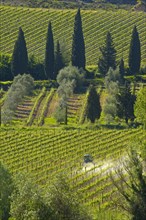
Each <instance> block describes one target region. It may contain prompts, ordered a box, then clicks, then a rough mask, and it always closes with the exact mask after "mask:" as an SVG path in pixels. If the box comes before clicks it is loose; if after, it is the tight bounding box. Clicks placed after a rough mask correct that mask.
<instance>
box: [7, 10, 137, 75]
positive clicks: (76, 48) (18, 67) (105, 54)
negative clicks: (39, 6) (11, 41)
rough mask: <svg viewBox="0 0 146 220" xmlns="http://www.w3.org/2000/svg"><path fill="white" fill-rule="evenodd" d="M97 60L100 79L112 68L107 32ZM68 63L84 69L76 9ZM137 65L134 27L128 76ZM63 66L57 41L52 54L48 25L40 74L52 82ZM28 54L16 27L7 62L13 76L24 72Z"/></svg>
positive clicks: (113, 58) (113, 52)
mask: <svg viewBox="0 0 146 220" xmlns="http://www.w3.org/2000/svg"><path fill="white" fill-rule="evenodd" d="M100 51H101V57H100V58H99V61H98V70H99V73H101V74H102V75H103V76H104V75H106V73H107V72H108V69H109V67H112V68H113V69H115V68H116V50H115V47H114V43H113V40H112V36H111V34H110V32H107V36H106V41H105V45H104V46H103V47H101V48H100ZM71 63H72V65H73V66H76V67H78V68H83V69H85V66H86V57H85V43H84V36H83V31H82V20H81V14H80V9H78V11H77V14H76V16H75V22H74V32H73V40H72V53H71ZM140 63H141V49H140V40H139V34H138V31H137V28H136V26H135V27H134V29H133V32H132V37H131V43H130V50H129V70H130V74H131V75H135V74H136V73H138V72H139V69H140ZM64 66H65V64H64V62H63V57H62V53H61V49H60V43H59V41H57V46H56V52H54V39H53V32H52V25H51V22H49V25H48V30H47V40H46V50H45V60H44V71H45V75H46V78H47V79H56V76H57V73H58V71H59V70H60V69H62V68H63V67H64ZM27 67H28V54H27V47H26V42H25V38H24V33H23V30H22V28H21V27H20V28H19V34H18V38H17V40H16V42H15V46H14V51H13V55H12V61H11V71H12V74H13V76H16V75H18V74H19V73H20V74H21V73H27ZM120 68H121V71H124V61H123V59H121V62H120Z"/></svg>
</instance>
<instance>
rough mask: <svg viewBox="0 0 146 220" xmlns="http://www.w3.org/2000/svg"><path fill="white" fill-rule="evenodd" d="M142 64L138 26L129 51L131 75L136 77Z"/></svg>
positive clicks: (134, 30) (133, 33)
mask: <svg viewBox="0 0 146 220" xmlns="http://www.w3.org/2000/svg"><path fill="white" fill-rule="evenodd" d="M140 63H141V48H140V40H139V34H138V31H137V28H136V26H134V28H133V31H132V36H131V42H130V50H129V70H130V73H131V75H135V74H137V73H138V72H139V69H140Z"/></svg>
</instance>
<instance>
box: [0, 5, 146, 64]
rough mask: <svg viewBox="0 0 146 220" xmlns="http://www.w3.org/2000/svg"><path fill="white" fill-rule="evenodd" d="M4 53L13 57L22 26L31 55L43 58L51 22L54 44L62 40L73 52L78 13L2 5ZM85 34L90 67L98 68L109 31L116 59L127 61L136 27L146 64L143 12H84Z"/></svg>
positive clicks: (145, 28) (0, 33)
mask: <svg viewBox="0 0 146 220" xmlns="http://www.w3.org/2000/svg"><path fill="white" fill-rule="evenodd" d="M0 12H1V15H0V19H1V29H0V36H1V44H0V51H1V52H2V53H8V54H12V51H13V47H14V43H15V40H16V38H17V34H18V28H19V27H20V26H21V27H22V29H23V31H24V33H25V38H26V42H27V48H28V53H29V55H31V54H34V55H35V56H37V57H40V59H44V54H45V43H46V33H47V26H48V22H49V21H51V22H52V27H53V34H54V40H55V42H56V41H57V40H60V42H61V44H62V45H63V47H64V48H65V50H66V51H67V52H70V51H71V44H72V34H73V24H74V17H75V14H76V10H71V9H70V10H59V9H58V10H55V9H41V8H39V9H31V8H23V7H10V6H0ZM81 16H82V23H83V33H84V39H85V48H86V61H87V65H88V66H90V65H97V61H98V58H99V56H100V52H99V47H100V46H102V45H103V44H104V40H105V36H106V32H107V31H110V32H111V34H112V36H113V39H114V43H115V48H116V50H117V60H118V61H119V60H120V59H121V58H122V57H123V58H124V60H125V63H127V61H128V52H129V43H130V39H131V32H132V29H133V26H134V25H136V26H137V29H138V32H139V35H140V41H141V54H142V65H145V64H146V39H145V36H146V26H145V25H144V24H145V22H146V14H145V13H144V12H130V11H129V12H128V11H124V10H118V11H117V12H112V11H106V10H101V9H98V10H97V11H91V10H82V11H81Z"/></svg>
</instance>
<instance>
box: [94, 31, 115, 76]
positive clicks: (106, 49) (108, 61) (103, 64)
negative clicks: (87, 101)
mask: <svg viewBox="0 0 146 220" xmlns="http://www.w3.org/2000/svg"><path fill="white" fill-rule="evenodd" d="M100 51H101V54H102V56H101V57H100V58H99V61H98V70H99V72H100V73H101V74H103V75H104V76H105V75H106V73H107V72H108V70H109V68H110V67H112V68H113V69H115V68H116V50H115V47H114V43H113V39H112V36H111V34H110V32H107V35H106V40H105V46H103V47H101V48H100Z"/></svg>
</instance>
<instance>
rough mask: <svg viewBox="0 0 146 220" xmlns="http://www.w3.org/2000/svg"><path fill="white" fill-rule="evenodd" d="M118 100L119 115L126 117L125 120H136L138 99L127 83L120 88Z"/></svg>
mask: <svg viewBox="0 0 146 220" xmlns="http://www.w3.org/2000/svg"><path fill="white" fill-rule="evenodd" d="M117 100H118V116H119V118H124V119H125V122H126V123H128V120H129V119H130V120H131V121H133V120H134V118H135V116H134V103H135V100H136V97H135V95H132V94H131V91H130V86H129V85H126V86H124V87H122V88H121V89H120V93H119V94H118V97H117Z"/></svg>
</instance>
